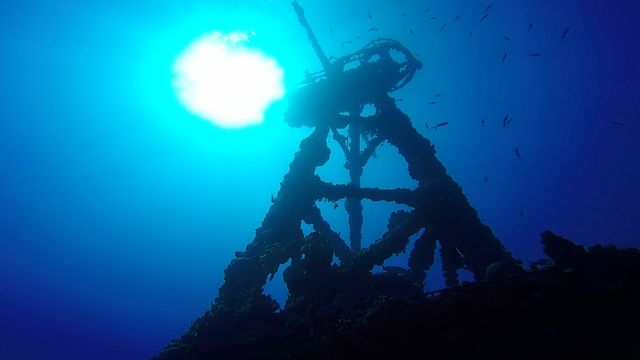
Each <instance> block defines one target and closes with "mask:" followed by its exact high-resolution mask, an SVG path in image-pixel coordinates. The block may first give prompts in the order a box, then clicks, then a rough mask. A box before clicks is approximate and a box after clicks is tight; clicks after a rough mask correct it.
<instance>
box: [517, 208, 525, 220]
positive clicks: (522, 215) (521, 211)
mask: <svg viewBox="0 0 640 360" xmlns="http://www.w3.org/2000/svg"><path fill="white" fill-rule="evenodd" d="M518 216H520V217H521V218H523V219H524V209H523V208H520V213H518Z"/></svg>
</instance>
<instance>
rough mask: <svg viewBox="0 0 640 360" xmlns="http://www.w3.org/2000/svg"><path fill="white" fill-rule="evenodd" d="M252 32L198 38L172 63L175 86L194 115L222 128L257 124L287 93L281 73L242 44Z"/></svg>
mask: <svg viewBox="0 0 640 360" xmlns="http://www.w3.org/2000/svg"><path fill="white" fill-rule="evenodd" d="M251 35H253V33H250V34H247V33H243V32H233V33H230V34H223V33H221V32H213V33H210V34H206V35H203V36H202V37H200V38H198V39H197V40H195V41H194V42H193V43H191V45H189V47H188V48H187V49H186V50H185V51H184V52H183V53H182V54H181V55H180V56H179V57H178V59H177V60H176V61H175V63H174V66H173V71H174V79H173V86H174V88H175V90H176V92H177V95H178V98H179V99H180V101H181V102H182V103H183V104H184V105H185V106H186V107H187V108H188V109H189V110H190V111H191V112H193V113H194V114H196V115H199V116H201V117H203V118H205V119H207V120H209V121H211V122H213V123H214V124H216V125H218V126H221V127H224V128H241V127H245V126H248V125H254V124H259V123H261V122H262V121H263V120H264V113H265V111H266V109H267V108H268V107H269V105H270V104H271V103H273V102H274V101H276V100H278V99H280V98H282V97H283V96H284V86H283V71H282V69H281V68H280V66H279V65H278V64H277V63H276V61H275V60H274V59H273V58H271V57H268V56H267V55H265V54H264V53H262V52H260V51H258V50H255V49H250V48H246V47H244V46H243V43H245V42H247V41H248V40H249V37H250V36H251Z"/></svg>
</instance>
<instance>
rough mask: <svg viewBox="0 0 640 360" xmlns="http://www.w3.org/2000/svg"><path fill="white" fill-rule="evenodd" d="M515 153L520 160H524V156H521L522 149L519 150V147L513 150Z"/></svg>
mask: <svg viewBox="0 0 640 360" xmlns="http://www.w3.org/2000/svg"><path fill="white" fill-rule="evenodd" d="M513 152H514V153H516V156H517V157H518V159H522V155H520V149H518V147H517V146H516V147H515V148H514V149H513Z"/></svg>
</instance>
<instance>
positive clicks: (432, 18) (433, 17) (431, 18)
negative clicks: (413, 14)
mask: <svg viewBox="0 0 640 360" xmlns="http://www.w3.org/2000/svg"><path fill="white" fill-rule="evenodd" d="M435 19H437V17H435V16H432V17H430V18H429V20H435Z"/></svg>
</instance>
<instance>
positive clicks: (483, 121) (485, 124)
mask: <svg viewBox="0 0 640 360" xmlns="http://www.w3.org/2000/svg"><path fill="white" fill-rule="evenodd" d="M480 125H482V127H486V126H487V119H485V118H482V121H481V122H480Z"/></svg>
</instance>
